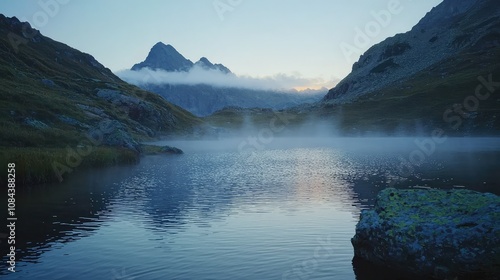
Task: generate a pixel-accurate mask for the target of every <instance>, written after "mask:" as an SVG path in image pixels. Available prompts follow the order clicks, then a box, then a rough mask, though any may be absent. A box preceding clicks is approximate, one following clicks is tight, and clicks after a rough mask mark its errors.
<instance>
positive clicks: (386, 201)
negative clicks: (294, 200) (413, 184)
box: [351, 188, 500, 279]
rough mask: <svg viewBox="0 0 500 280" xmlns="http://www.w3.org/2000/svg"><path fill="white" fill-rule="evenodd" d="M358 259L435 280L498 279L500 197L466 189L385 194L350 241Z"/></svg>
mask: <svg viewBox="0 0 500 280" xmlns="http://www.w3.org/2000/svg"><path fill="white" fill-rule="evenodd" d="M351 241H352V244H353V246H354V253H355V258H362V259H364V260H367V261H369V262H372V263H374V264H377V265H381V266H385V267H389V268H392V269H395V270H399V271H404V272H406V273H408V274H409V275H413V276H418V277H432V278H435V279H471V277H472V278H474V279H475V278H476V277H479V278H478V279H498V278H495V277H497V276H498V275H500V197H499V196H496V195H494V194H490V193H478V192H474V191H470V190H465V189H453V190H436V189H405V190H398V189H394V188H389V189H385V190H383V191H381V192H380V193H379V194H378V196H377V200H376V203H375V207H374V209H372V210H363V211H362V212H361V217H360V221H359V223H358V224H357V226H356V235H355V236H354V237H353V238H352V240H351Z"/></svg>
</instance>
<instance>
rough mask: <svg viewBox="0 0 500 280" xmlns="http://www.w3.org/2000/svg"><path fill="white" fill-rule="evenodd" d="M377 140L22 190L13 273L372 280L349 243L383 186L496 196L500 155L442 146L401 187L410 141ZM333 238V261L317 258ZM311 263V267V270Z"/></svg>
mask: <svg viewBox="0 0 500 280" xmlns="http://www.w3.org/2000/svg"><path fill="white" fill-rule="evenodd" d="M372 142H373V144H374V146H372V148H371V149H370V146H369V145H366V146H362V147H361V146H358V147H356V145H354V144H352V143H351V142H350V141H346V142H343V144H345V145H340V144H339V143H317V144H316V145H313V147H292V145H289V146H290V147H287V148H286V149H284V148H280V147H282V146H286V145H281V144H280V143H276V144H275V146H274V147H273V146H272V145H270V146H269V147H268V149H265V150H262V151H258V152H256V153H254V152H243V153H240V152H237V151H234V150H231V149H228V148H227V145H221V146H220V149H216V150H210V149H201V148H199V147H198V148H199V149H198V150H196V149H193V150H192V152H191V153H189V152H187V153H186V154H185V155H182V156H173V157H164V156H151V157H146V158H143V160H142V161H141V163H140V164H139V165H137V166H129V167H119V168H111V169H108V170H100V171H92V172H87V173H83V172H82V173H81V174H80V175H78V176H74V177H72V178H71V180H68V182H66V183H65V184H62V185H55V186H47V187H46V188H45V189H34V190H31V191H28V192H25V193H21V194H19V205H20V207H19V211H20V212H19V219H20V221H22V223H20V225H19V228H18V240H19V241H20V242H21V244H19V246H18V247H19V248H20V250H21V251H20V254H19V257H20V260H22V266H21V272H20V274H17V275H18V277H23V276H26V275H31V277H33V275H36V276H37V277H39V278H40V277H41V278H43V277H49V276H51V275H52V274H51V273H53V271H52V269H53V268H54V267H57V266H58V265H60V264H61V263H65V264H67V266H68V267H67V268H59V269H62V271H61V273H63V274H64V275H71V276H72V278H73V279H84V278H78V277H79V276H78V275H81V274H82V273H83V272H85V275H86V278H85V279H87V278H89V277H94V278H96V277H97V278H99V277H100V278H102V275H110V274H112V273H111V271H115V270H116V269H118V270H119V269H120V268H122V267H127V268H130V269H131V270H132V271H133V272H132V273H130V272H129V274H128V276H130V275H132V276H134V277H138V278H145V279H164V277H165V275H169V277H171V278H172V279H175V278H179V279H206V278H207V277H208V276H207V273H209V274H208V275H210V276H211V277H212V278H216V279H235V278H242V275H243V276H246V278H248V279H281V278H282V277H283V275H284V274H285V273H288V274H287V275H290V277H292V276H295V277H299V276H300V277H302V278H308V279H323V278H324V279H329V278H331V277H332V275H336V276H338V277H340V276H342V279H354V277H355V275H354V273H356V275H357V277H358V279H362V280H364V279H370V278H366V277H368V276H366V275H370V274H363V273H364V272H365V271H366V270H367V269H368V268H366V267H365V266H363V265H361V266H355V267H354V268H355V269H354V271H353V267H352V264H351V259H352V253H353V251H352V246H351V244H350V238H351V237H352V236H353V234H354V226H355V223H356V222H357V219H358V217H359V212H360V210H361V209H364V208H367V207H370V206H371V205H373V202H374V198H375V195H376V193H378V191H379V190H381V189H383V188H385V187H387V186H388V185H390V184H392V185H393V186H395V187H408V186H416V185H427V186H439V187H443V186H445V187H453V185H466V186H470V187H471V188H476V189H478V190H483V191H484V190H489V191H494V192H495V191H496V192H497V193H498V189H496V187H495V186H498V185H500V178H499V174H497V173H496V172H493V171H494V170H495V169H496V168H497V166H498V163H499V157H498V155H499V154H498V152H492V151H491V150H490V151H484V150H482V151H474V153H472V154H471V153H470V152H469V151H462V150H461V151H460V152H457V151H451V150H446V149H444V150H442V151H440V152H439V153H437V154H436V155H437V156H436V157H435V158H430V159H429V161H428V162H427V163H426V164H424V165H422V166H418V167H416V168H415V172H414V173H413V174H411V176H409V177H408V178H403V179H404V180H400V179H401V178H398V177H400V176H397V174H395V172H394V171H395V170H397V167H398V165H399V164H400V163H399V160H398V159H399V157H400V156H401V155H407V154H408V149H406V148H408V147H411V145H407V144H404V145H403V144H400V145H396V146H397V148H396V149H394V150H390V149H387V148H386V147H385V146H387V145H388V144H387V143H385V142H384V141H382V140H373V141H372ZM384 145H385V146H384ZM180 147H181V148H184V147H182V146H180ZM193 147H197V145H193ZM234 147H237V145H235V146H233V149H234ZM384 147H385V148H384ZM185 150H186V149H185ZM187 150H189V148H188V149H187ZM398 179H399V180H398ZM391 182H392V183H391ZM325 236H327V237H328V242H329V244H330V245H329V246H330V247H332V248H333V249H332V252H333V253H332V254H331V255H330V256H328V257H324V258H316V257H315V250H316V249H317V248H318V240H321V239H324V238H325ZM323 243H324V242H323ZM2 245H5V244H4V243H3V244H2ZM4 248H5V247H2V249H4ZM75 250H77V251H78V254H74V252H75ZM96 250H100V254H99V255H97V256H96V255H95V251H96ZM54 252H60V254H62V256H61V255H58V254H55V253H54ZM65 254H66V255H65ZM130 256H133V257H134V258H135V259H144V258H147V259H148V260H149V261H148V262H147V263H139V262H134V260H133V259H134V258H130ZM63 257H64V258H63ZM308 260H314V261H315V264H316V266H315V269H310V267H305V268H304V266H303V264H304V261H308ZM30 262H40V263H41V264H40V265H39V266H36V267H35V266H32V265H30ZM82 263H85V264H86V265H87V266H86V268H85V269H84V268H80V269H79V267H81V265H82ZM4 264H5V262H3V264H2V265H4ZM89 264H95V265H96V267H94V266H93V265H92V266H89ZM256 268H258V269H256ZM5 271H6V269H2V271H1V272H0V273H4V272H5ZM298 272H300V273H298ZM306 272H307V273H306ZM75 275H76V276H75ZM339 275H340V276H339ZM6 277H7V278H6V279H9V277H10V278H11V279H16V278H14V276H12V275H8V276H6ZM82 277H83V276H82ZM111 277H112V276H110V277H109V278H111ZM243 278H245V277H243ZM289 279H293V278H289Z"/></svg>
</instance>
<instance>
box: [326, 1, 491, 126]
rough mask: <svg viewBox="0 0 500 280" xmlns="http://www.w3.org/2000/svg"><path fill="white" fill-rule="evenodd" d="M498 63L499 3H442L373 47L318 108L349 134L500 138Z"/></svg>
mask: <svg viewBox="0 0 500 280" xmlns="http://www.w3.org/2000/svg"><path fill="white" fill-rule="evenodd" d="M499 62H500V3H499V2H498V1H494V0H466V1H453V0H445V1H443V2H442V3H441V4H440V5H439V6H437V7H435V8H434V9H433V10H432V11H431V12H429V13H428V14H427V15H426V16H425V17H424V18H423V19H422V20H421V21H420V22H419V23H418V24H417V25H416V26H415V27H414V28H413V29H412V30H411V31H409V32H407V33H404V34H398V35H396V36H394V37H392V38H388V39H386V40H385V41H383V42H381V43H380V44H377V45H375V46H373V47H372V48H370V49H369V50H368V51H367V52H366V53H365V54H363V55H362V56H361V57H360V59H359V61H358V62H356V63H355V64H354V65H353V70H352V72H351V73H350V74H349V75H348V76H347V77H346V78H345V79H344V80H342V81H341V82H340V83H339V84H338V85H337V86H336V87H335V88H333V89H331V90H330V91H329V93H328V94H327V95H326V96H325V98H324V100H323V101H324V103H323V105H321V106H320V107H321V108H322V110H324V111H330V113H331V114H334V113H339V112H341V113H342V114H341V115H342V116H341V118H342V123H343V126H344V128H345V129H347V130H352V129H355V128H357V129H368V130H377V129H381V128H382V129H384V130H390V131H397V130H408V129H409V130H412V129H417V130H418V129H421V130H430V129H432V128H435V127H445V128H449V129H451V130H452V131H454V133H455V132H457V131H459V134H469V135H470V134H476V133H480V134H498V132H499V131H500V130H499V128H500V124H499V120H498V118H500V102H499V91H498V90H497V89H498V88H499V84H498V83H496V81H500V66H499V65H500V63H499ZM487 81H490V82H487ZM479 86H482V88H481V91H480V92H479V93H476V89H477V88H478V87H479ZM450 110H451V111H450Z"/></svg>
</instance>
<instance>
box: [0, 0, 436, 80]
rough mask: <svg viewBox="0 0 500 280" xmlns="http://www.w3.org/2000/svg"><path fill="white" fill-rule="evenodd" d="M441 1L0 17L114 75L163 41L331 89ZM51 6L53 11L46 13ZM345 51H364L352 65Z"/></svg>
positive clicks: (60, 3) (248, 4)
mask: <svg viewBox="0 0 500 280" xmlns="http://www.w3.org/2000/svg"><path fill="white" fill-rule="evenodd" d="M440 2H442V0H426V1H412V0H399V1H398V0H350V1H337V0H311V1H305V0H143V1H139V0H39V1H35V0H2V1H1V2H0V13H3V14H5V15H7V16H16V17H18V18H19V19H21V20H27V21H29V22H30V23H31V24H32V26H34V27H35V28H37V29H39V30H41V32H42V34H44V35H46V36H49V37H51V38H53V39H55V40H58V41H62V42H64V43H66V44H68V45H70V46H72V47H74V48H77V49H79V50H81V51H84V52H87V53H90V54H91V55H93V56H94V57H95V58H96V59H97V60H98V61H100V62H101V63H102V64H104V65H105V66H106V67H108V68H110V69H111V70H113V71H118V70H122V69H128V68H130V67H132V65H133V64H135V63H137V62H141V61H143V60H144V58H145V57H146V55H147V53H148V52H149V50H150V48H151V47H152V46H153V45H154V44H155V43H156V42H158V41H162V42H164V43H166V44H171V45H173V46H174V47H175V48H176V49H177V50H178V51H179V52H180V53H181V54H183V55H184V56H185V57H186V58H188V59H191V60H192V61H193V62H194V61H196V60H198V59H199V58H200V57H202V56H206V57H207V58H209V59H210V60H211V61H212V62H214V63H222V64H224V65H226V66H227V67H229V68H230V69H231V70H232V71H233V72H235V73H236V74H238V75H250V76H254V77H264V76H272V75H276V74H287V75H296V76H300V77H302V78H310V79H321V80H323V81H324V82H325V84H324V85H325V86H327V87H331V86H333V85H334V81H335V80H338V79H341V78H343V77H344V76H345V75H347V74H348V73H349V72H350V70H351V66H352V64H353V63H354V62H355V60H357V59H358V57H359V55H360V54H361V53H362V52H364V51H365V50H366V49H368V47H369V46H371V45H373V44H375V43H377V42H380V41H382V40H383V39H385V38H387V37H390V36H393V35H395V34H396V33H402V32H406V31H408V30H410V29H411V27H412V26H414V25H415V24H416V23H417V22H418V21H419V20H420V19H421V18H422V17H423V16H424V15H425V14H426V13H427V12H428V11H430V9H431V8H432V7H434V6H436V5H438V4H439V3H440ZM44 3H45V5H48V7H51V9H47V7H45V9H44ZM54 3H56V4H57V7H55V5H54ZM389 5H394V6H393V8H392V9H389V8H388V6H389ZM216 7H217V8H216ZM382 10H384V11H387V12H388V13H390V14H391V19H390V20H389V21H387V22H379V23H377V21H376V19H375V17H374V15H373V12H375V13H378V12H380V11H382ZM386 14H387V13H386ZM370 23H371V24H372V25H370ZM373 24H375V26H374V25H373ZM382 25H385V26H382ZM367 26H368V27H369V26H371V27H373V29H372V31H373V32H372V33H371V34H368V35H369V37H368V38H369V45H366V46H359V45H356V44H355V42H354V37H355V35H356V28H359V29H361V30H365V28H366V27H367ZM377 26H378V28H377ZM342 45H343V46H347V45H350V46H353V47H355V48H357V49H358V50H356V52H357V53H356V54H354V55H353V54H351V55H350V57H346V55H345V54H344V52H343V51H342V48H341V46H342ZM358 52H359V53H358ZM305 86H306V85H305Z"/></svg>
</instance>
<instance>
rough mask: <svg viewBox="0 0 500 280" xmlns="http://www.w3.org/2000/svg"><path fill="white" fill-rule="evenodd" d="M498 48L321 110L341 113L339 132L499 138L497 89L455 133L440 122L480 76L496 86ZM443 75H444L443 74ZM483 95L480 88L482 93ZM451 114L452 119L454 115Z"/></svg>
mask: <svg viewBox="0 0 500 280" xmlns="http://www.w3.org/2000/svg"><path fill="white" fill-rule="evenodd" d="M499 61H500V49H499V48H497V49H495V50H492V51H489V52H484V53H464V54H462V55H460V56H459V57H455V58H453V59H450V60H447V61H445V62H443V63H440V64H438V65H435V66H432V67H430V68H429V69H427V70H425V71H423V72H421V73H420V74H418V75H416V76H414V77H412V78H411V79H409V80H407V81H405V82H403V83H401V84H398V85H393V86H390V87H388V88H386V89H383V90H380V91H377V92H374V93H372V94H369V95H366V96H364V97H363V98H361V99H360V100H357V101H356V102H353V103H350V104H346V105H343V106H338V107H334V109H333V110H331V108H324V107H323V109H322V110H329V111H330V114H334V113H335V112H338V111H341V112H342V119H341V124H342V127H343V129H344V130H350V129H351V128H352V127H358V128H360V129H362V130H382V131H385V132H391V131H396V132H397V131H399V130H400V129H402V130H407V131H409V132H412V130H413V129H415V126H416V125H417V126H418V125H421V126H422V127H421V128H423V129H424V130H426V131H429V130H432V129H434V128H441V129H444V130H446V131H448V132H449V133H451V134H469V133H470V134H498V132H499V131H500V119H499V118H500V102H499V97H500V88H499V89H498V90H497V91H495V92H494V93H492V94H491V96H490V97H489V98H488V99H486V100H484V101H480V103H479V108H478V109H477V111H475V112H468V111H467V110H465V112H466V113H472V114H468V115H466V116H465V117H463V118H462V120H463V123H462V125H460V126H459V127H458V128H457V129H455V128H454V127H452V126H453V124H455V122H451V123H449V122H446V121H445V120H444V118H443V116H444V113H445V111H446V110H448V109H450V108H452V107H453V106H454V104H462V105H463V104H464V101H465V100H466V98H467V97H469V96H473V95H474V93H475V89H476V87H477V86H478V85H480V84H481V83H480V82H479V80H478V77H479V76H483V77H484V78H485V79H488V76H489V75H490V74H491V75H492V77H493V81H500V64H498V62H499ZM442 73H446V74H445V75H442ZM481 93H482V94H486V91H485V89H483V90H482V91H481ZM453 115H456V114H453ZM474 115H475V116H474Z"/></svg>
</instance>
